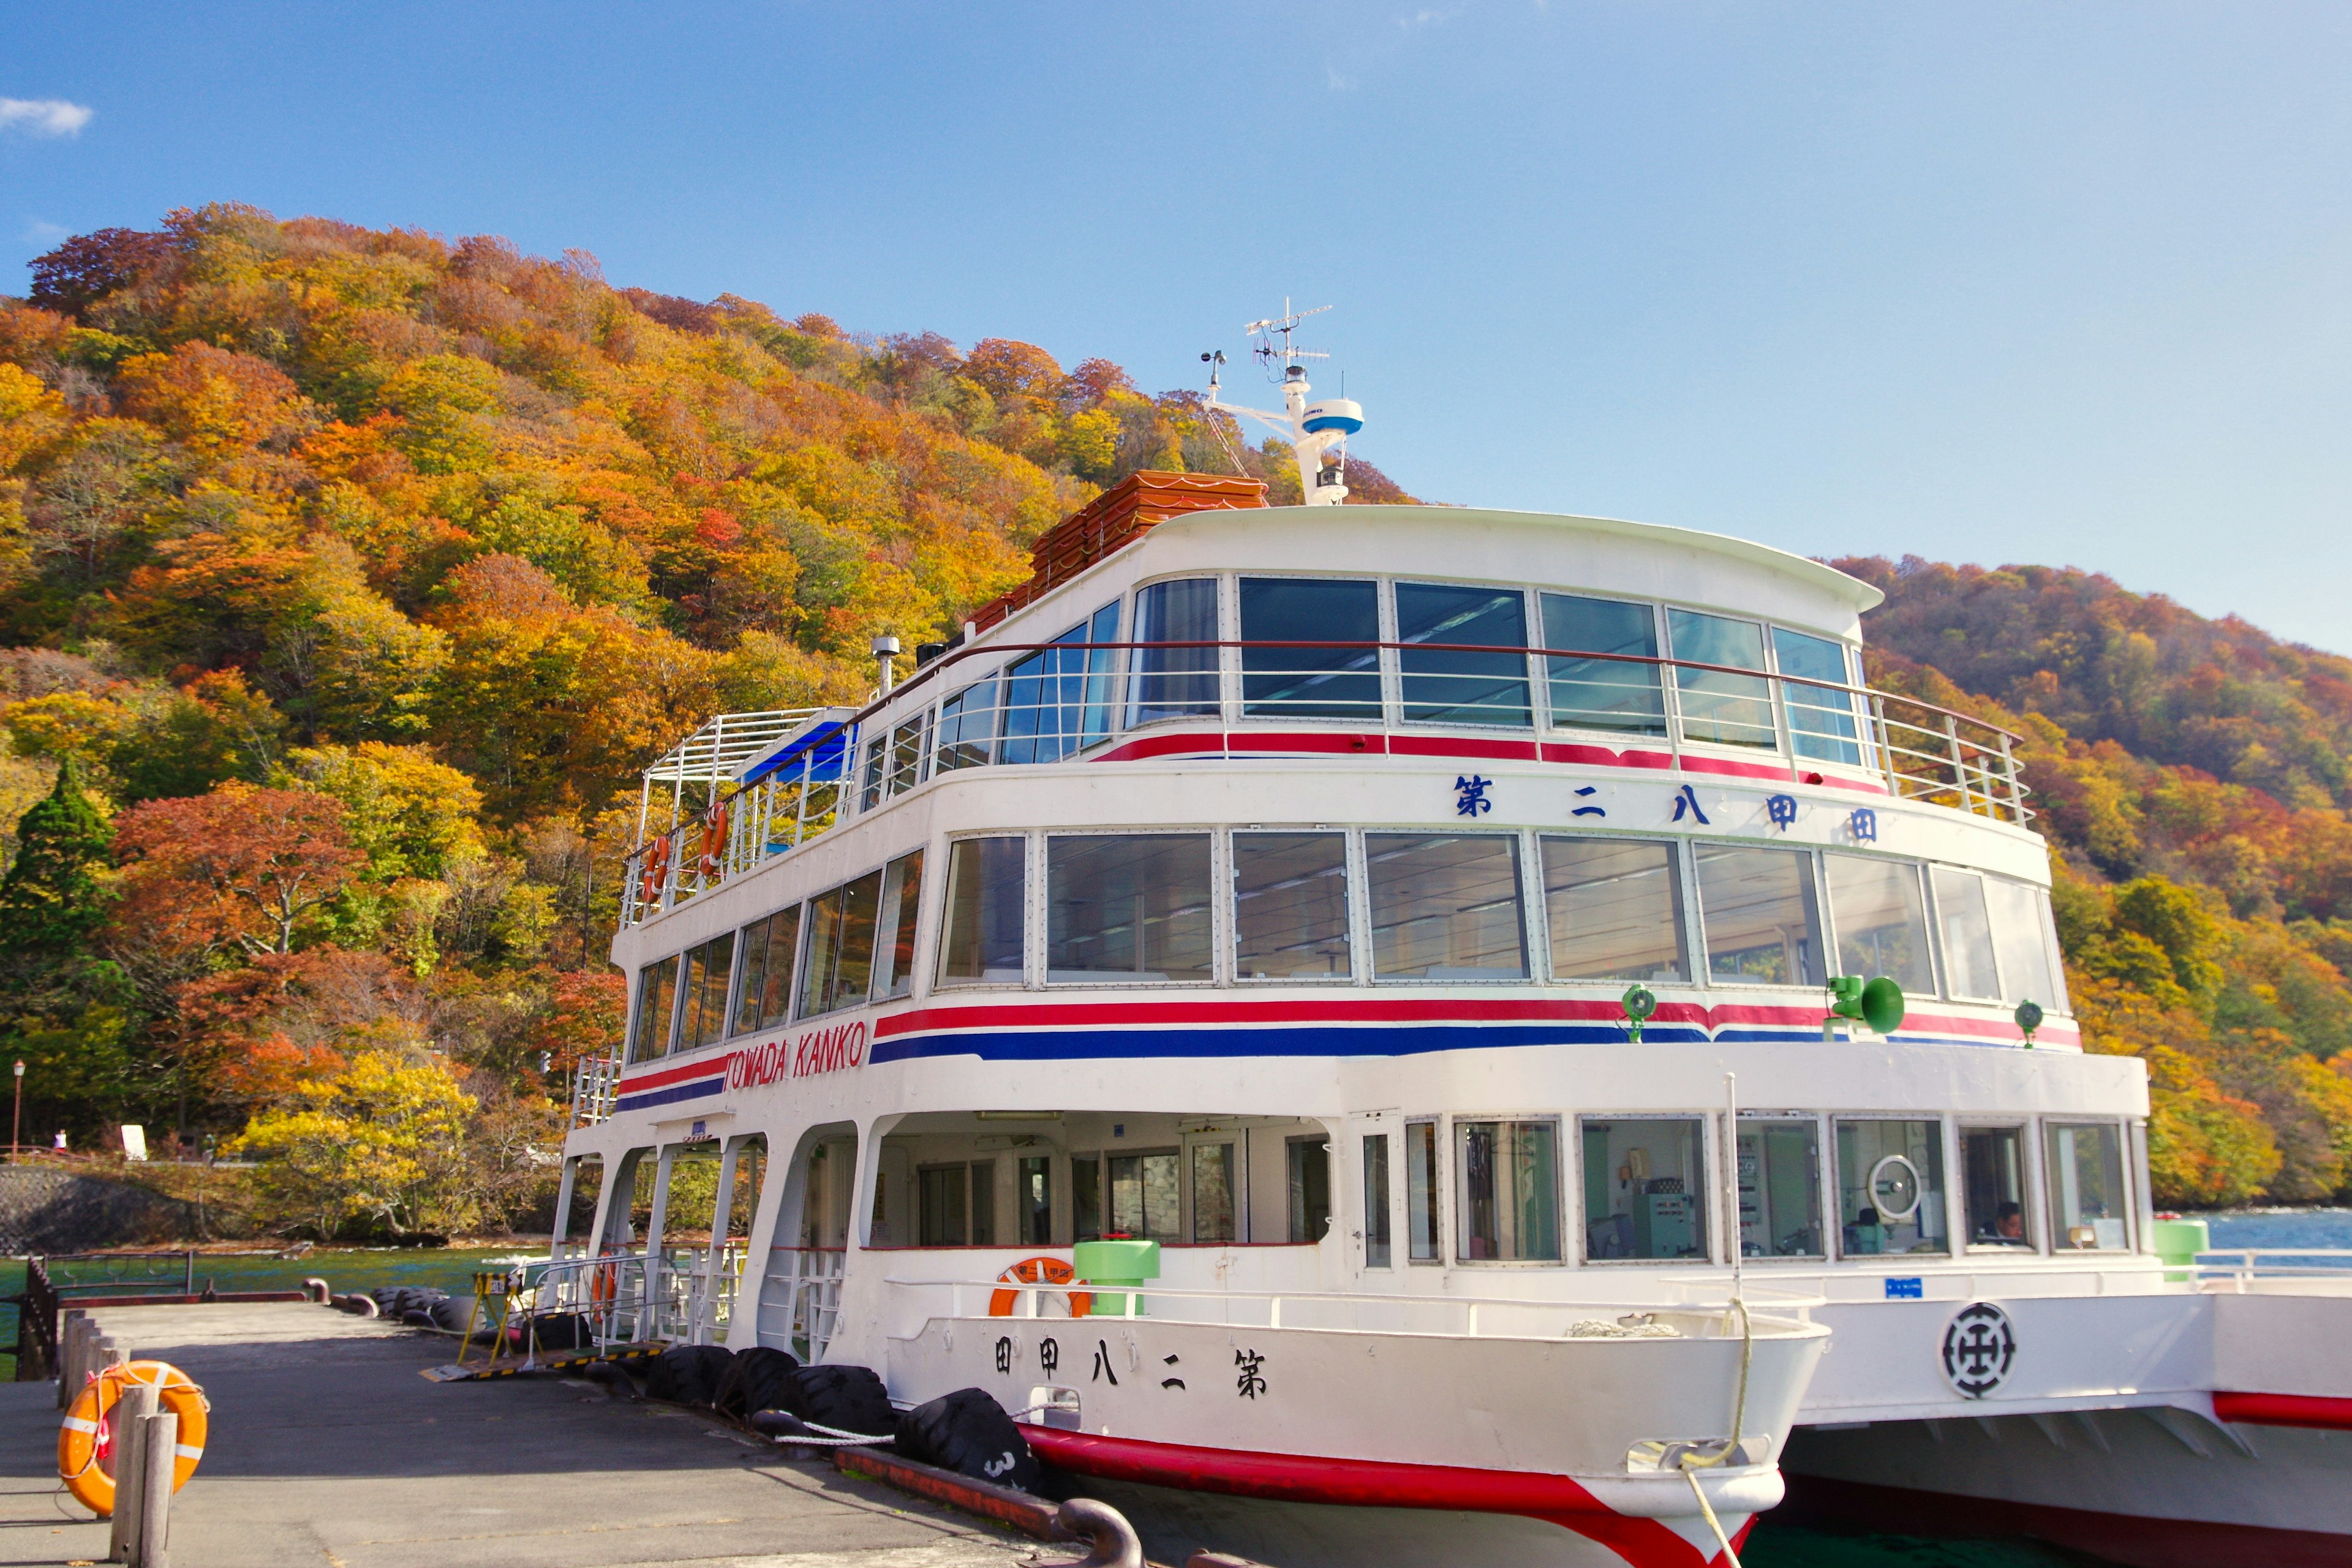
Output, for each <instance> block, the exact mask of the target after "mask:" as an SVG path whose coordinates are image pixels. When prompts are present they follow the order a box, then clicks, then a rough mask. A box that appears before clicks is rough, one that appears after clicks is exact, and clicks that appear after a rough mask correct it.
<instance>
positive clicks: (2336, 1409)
mask: <svg viewBox="0 0 2352 1568" xmlns="http://www.w3.org/2000/svg"><path fill="white" fill-rule="evenodd" d="M2213 1416H2214V1419H2216V1420H2219V1421H2230V1422H2237V1423H2242V1424H2244V1425H2246V1426H2312V1427H2316V1428H2317V1429H2319V1430H2320V1431H2323V1432H2352V1399H2336V1398H2331V1397H2329V1396H2327V1395H2326V1394H2214V1395H2213Z"/></svg>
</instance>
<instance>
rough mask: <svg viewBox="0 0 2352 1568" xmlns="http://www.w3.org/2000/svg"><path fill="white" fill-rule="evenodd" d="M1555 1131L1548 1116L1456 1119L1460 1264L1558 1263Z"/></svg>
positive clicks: (1455, 1144)
mask: <svg viewBox="0 0 2352 1568" xmlns="http://www.w3.org/2000/svg"><path fill="white" fill-rule="evenodd" d="M1454 1171H1455V1172H1456V1173H1457V1174H1458V1177H1459V1179H1460V1182H1461V1190H1460V1191H1459V1192H1458V1193H1456V1194H1454V1203H1455V1205H1456V1213H1457V1215H1458V1217H1459V1219H1460V1221H1461V1226H1462V1234H1461V1237H1459V1239H1458V1242H1457V1245H1456V1247H1455V1251H1454V1256H1455V1257H1456V1258H1460V1259H1461V1260H1462V1261H1464V1262H1472V1261H1477V1262H1558V1261H1559V1128H1557V1127H1555V1126H1554V1125H1553V1124H1552V1123H1551V1122H1549V1121H1457V1122H1455V1123H1454Z"/></svg>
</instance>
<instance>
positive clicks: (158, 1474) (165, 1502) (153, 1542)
mask: <svg viewBox="0 0 2352 1568" xmlns="http://www.w3.org/2000/svg"><path fill="white" fill-rule="evenodd" d="M140 1426H142V1427H144V1428H145V1430H146V1440H145V1441H144V1442H143V1443H142V1445H141V1448H142V1456H141V1457H142V1458H143V1459H144V1460H145V1462H146V1484H145V1485H144V1486H142V1487H141V1488H140V1489H139V1502H140V1507H139V1533H138V1535H137V1537H136V1538H135V1542H136V1544H135V1547H134V1550H133V1551H132V1552H131V1568H172V1559H171V1553H170V1552H169V1549H168V1548H169V1543H170V1538H171V1531H172V1482H173V1478H174V1477H175V1476H177V1475H178V1473H179V1460H180V1418H179V1417H178V1416H177V1415H173V1414H172V1413H171V1412H170V1411H168V1410H167V1411H164V1412H163V1414H162V1415H149V1416H146V1417H145V1418H143V1419H142V1421H141V1422H140Z"/></svg>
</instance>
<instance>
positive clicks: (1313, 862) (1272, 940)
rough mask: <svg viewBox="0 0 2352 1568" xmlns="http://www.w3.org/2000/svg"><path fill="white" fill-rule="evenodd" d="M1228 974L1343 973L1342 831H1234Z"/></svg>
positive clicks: (1296, 976) (1309, 976)
mask: <svg viewBox="0 0 2352 1568" xmlns="http://www.w3.org/2000/svg"><path fill="white" fill-rule="evenodd" d="M1234 973H1235V974H1236V975H1238V976H1239V977H1240V978H1242V979H1244V980H1328V979H1342V980H1344V979H1346V978H1347V976H1348V836H1347V835H1346V834H1344V833H1236V834H1234Z"/></svg>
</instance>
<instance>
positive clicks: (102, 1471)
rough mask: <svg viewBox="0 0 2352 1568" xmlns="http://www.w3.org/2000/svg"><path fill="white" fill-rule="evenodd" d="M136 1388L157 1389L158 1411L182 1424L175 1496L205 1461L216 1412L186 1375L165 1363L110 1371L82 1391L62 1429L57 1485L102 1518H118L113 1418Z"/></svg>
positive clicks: (174, 1474) (174, 1466)
mask: <svg viewBox="0 0 2352 1568" xmlns="http://www.w3.org/2000/svg"><path fill="white" fill-rule="evenodd" d="M133 1383H144V1384H151V1385H152V1386H153V1387H154V1389H155V1390H156V1403H157V1405H158V1407H159V1408H161V1409H163V1410H166V1411H169V1412H170V1413H171V1414H173V1415H176V1416H178V1417H179V1418H180V1436H179V1444H178V1452H177V1453H176V1455H175V1456H174V1458H173V1464H172V1489H173V1491H178V1490H179V1489H181V1488H182V1487H184V1486H186V1485H187V1484H188V1478H189V1477H190V1476H193V1475H194V1474H195V1473H196V1466H197V1465H198V1463H200V1462H201V1461H202V1460H203V1458H204V1457H205V1435H206V1427H207V1426H208V1425H209V1420H208V1417H209V1415H210V1414H211V1410H212V1407H211V1406H210V1405H207V1404H206V1403H205V1391H204V1390H203V1389H201V1388H199V1387H197V1386H196V1385H195V1384H194V1383H192V1382H190V1381H189V1379H188V1374H187V1373H184V1372H182V1371H181V1370H180V1369H179V1368H178V1367H176V1366H173V1364H172V1363H169V1362H161V1361H134V1362H129V1363H125V1364H123V1365H121V1366H110V1367H108V1368H107V1369H106V1370H105V1371H103V1372H101V1373H99V1374H98V1375H97V1376H95V1377H93V1378H91V1379H90V1380H89V1383H88V1384H84V1385H83V1387H82V1391H81V1393H80V1394H79V1395H78V1396H76V1398H75V1400H74V1402H73V1408H72V1409H70V1410H68V1411H67V1412H66V1418H65V1421H64V1423H63V1424H62V1425H60V1426H58V1479H59V1480H62V1481H63V1482H65V1484H66V1489H67V1490H68V1491H70V1492H72V1493H73V1495H74V1496H75V1497H76V1498H77V1499H79V1500H80V1502H81V1503H82V1505H83V1506H84V1507H85V1508H88V1509H89V1510H92V1511H94V1512H96V1513H98V1514H100V1515H102V1516H105V1515H111V1514H112V1513H113V1512H114V1431H113V1423H112V1422H111V1421H110V1419H109V1417H110V1416H111V1415H112V1414H113V1412H114V1407H115V1406H116V1405H119V1404H121V1401H122V1390H123V1389H124V1387H125V1386H127V1385H128V1384H133Z"/></svg>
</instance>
